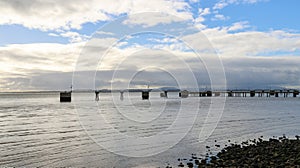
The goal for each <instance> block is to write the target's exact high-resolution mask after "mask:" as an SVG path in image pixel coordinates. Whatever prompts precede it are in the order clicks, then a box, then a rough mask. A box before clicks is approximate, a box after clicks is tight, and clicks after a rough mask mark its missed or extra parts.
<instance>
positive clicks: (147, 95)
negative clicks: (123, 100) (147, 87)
mask: <svg viewBox="0 0 300 168" xmlns="http://www.w3.org/2000/svg"><path fill="white" fill-rule="evenodd" d="M142 99H143V100H149V91H142Z"/></svg>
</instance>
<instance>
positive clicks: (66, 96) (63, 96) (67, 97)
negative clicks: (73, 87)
mask: <svg viewBox="0 0 300 168" xmlns="http://www.w3.org/2000/svg"><path fill="white" fill-rule="evenodd" d="M71 101H72V91H69V92H60V102H71Z"/></svg>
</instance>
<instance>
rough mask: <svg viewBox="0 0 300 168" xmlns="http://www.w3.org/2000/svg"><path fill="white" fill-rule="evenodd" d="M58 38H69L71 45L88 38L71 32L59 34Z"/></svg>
mask: <svg viewBox="0 0 300 168" xmlns="http://www.w3.org/2000/svg"><path fill="white" fill-rule="evenodd" d="M60 36H61V37H67V38H69V39H70V42H71V43H79V42H83V41H86V40H88V39H89V38H90V37H89V36H87V35H81V34H79V33H77V32H72V31H68V32H64V33H61V34H60Z"/></svg>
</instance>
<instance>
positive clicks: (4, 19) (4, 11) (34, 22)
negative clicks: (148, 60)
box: [0, 0, 191, 31]
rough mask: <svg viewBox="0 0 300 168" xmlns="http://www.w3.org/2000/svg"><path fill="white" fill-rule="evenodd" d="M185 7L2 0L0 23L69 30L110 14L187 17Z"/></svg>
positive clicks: (138, 1)
mask: <svg viewBox="0 0 300 168" xmlns="http://www.w3.org/2000/svg"><path fill="white" fill-rule="evenodd" d="M188 8H189V5H188V3H187V2H184V1H169V0H151V1H144V0H126V1H123V0H114V1H111V0H87V1H81V0H64V1H61V0H53V1H44V0H30V1H24V0H2V1H0V10H1V13H0V25H4V24H20V25H23V26H25V27H27V28H34V29H40V30H44V31H47V30H58V29H63V30H69V29H80V28H81V26H82V24H84V23H88V22H90V23H96V22H98V21H109V20H111V19H112V18H111V16H112V15H113V16H119V15H121V14H134V13H140V12H153V11H156V12H166V13H169V14H172V15H176V16H179V17H181V18H190V17H191V13H190V12H188ZM144 20H146V21H147V19H144ZM160 21H162V22H163V21H165V20H160ZM151 24H153V22H152V23H151Z"/></svg>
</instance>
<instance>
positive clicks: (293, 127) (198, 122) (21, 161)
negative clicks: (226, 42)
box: [0, 93, 300, 167]
mask: <svg viewBox="0 0 300 168" xmlns="http://www.w3.org/2000/svg"><path fill="white" fill-rule="evenodd" d="M169 96H170V98H169V99H164V98H160V97H159V93H152V95H151V96H150V97H151V100H150V101H142V100H140V97H141V96H140V94H136V93H133V94H131V95H130V99H129V98H128V97H127V95H124V101H121V100H120V98H119V94H114V99H112V97H111V96H110V94H101V97H100V101H99V102H95V101H94V94H93V93H90V94H88V93H75V94H73V101H72V103H60V102H59V95H58V94H48V95H45V94H34V95H33V94H28V95H24V94H23V95H21V94H14V95H4V94H2V95H0V167H6V166H9V167H13V166H16V167H20V166H27V167H36V166H39V167H43V166H47V167H57V166H65V167H70V166H71V167H82V166H87V167H165V166H166V165H167V163H170V164H171V165H177V164H178V162H177V158H184V157H185V158H189V156H190V155H191V153H196V154H198V156H204V155H205V153H206V149H205V146H206V145H210V146H213V145H214V144H216V143H215V142H214V141H215V140H217V144H220V145H221V146H222V147H224V145H225V144H226V143H227V140H228V139H231V140H232V141H233V142H235V141H236V142H241V141H243V140H247V139H249V138H252V139H253V138H257V137H259V136H261V135H263V136H264V137H265V138H268V137H271V136H273V135H275V136H280V135H282V134H286V135H287V136H290V137H294V135H296V134H300V110H299V107H300V98H250V97H247V98H242V97H240V98H226V103H225V109H224V111H223V113H222V117H221V118H220V121H219V122H218V123H217V127H216V129H214V130H212V131H213V132H212V135H210V136H209V138H208V139H206V140H205V141H203V142H200V141H199V135H200V132H201V129H202V128H204V127H208V126H209V125H210V126H211V125H214V123H209V122H206V124H207V125H205V124H204V123H205V119H206V116H207V114H208V112H209V108H210V107H211V106H212V105H214V104H215V105H216V104H218V103H220V102H221V101H219V100H221V99H222V98H211V99H210V98H201V99H200V98H196V97H190V98H187V99H184V100H183V99H179V98H177V95H175V94H173V95H172V94H170V95H169ZM113 100H114V101H113ZM212 100H213V101H212ZM198 103H199V104H198ZM195 105H197V106H196V107H197V108H198V109H199V112H198V113H197V115H196V116H195V115H194V113H193V110H194V109H193V107H195ZM180 108H181V110H180ZM217 108H218V107H217ZM217 108H212V109H211V112H212V113H211V114H210V115H209V117H212V118H214V117H215V120H213V121H217V119H218V115H216V114H215V113H214V110H216V111H218V110H220V109H217ZM182 114H183V115H182ZM178 116H180V118H179V117H178ZM177 120H178V122H177V124H174V125H172V124H173V123H174V122H175V121H177ZM190 121H193V122H194V123H193V125H191V126H192V127H191V129H190V128H189V126H190ZM172 126H174V127H172ZM164 131H165V132H164ZM162 132H163V133H165V134H167V135H164V134H160V133H162ZM204 133H205V132H204ZM182 135H185V136H183V138H182V139H181V136H182ZM126 137H129V138H126ZM130 137H131V138H132V137H133V139H130ZM151 137H156V138H154V139H151ZM143 138H144V139H143ZM140 139H141V141H135V140H140ZM218 150H219V149H217V148H213V149H212V151H213V152H217V151H218ZM120 154H121V155H120ZM123 155H125V156H123ZM131 155H133V156H141V157H131Z"/></svg>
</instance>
